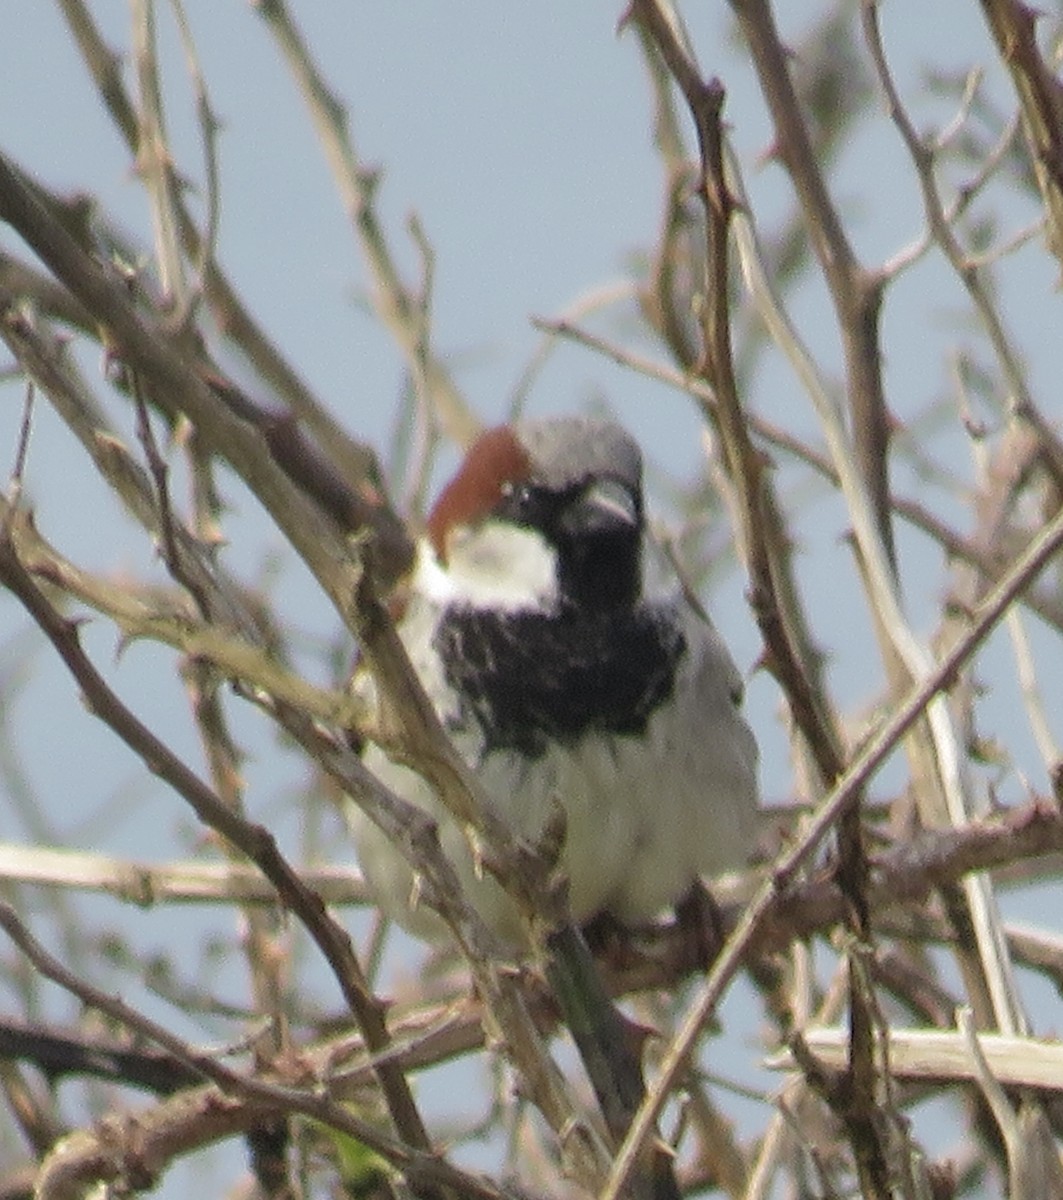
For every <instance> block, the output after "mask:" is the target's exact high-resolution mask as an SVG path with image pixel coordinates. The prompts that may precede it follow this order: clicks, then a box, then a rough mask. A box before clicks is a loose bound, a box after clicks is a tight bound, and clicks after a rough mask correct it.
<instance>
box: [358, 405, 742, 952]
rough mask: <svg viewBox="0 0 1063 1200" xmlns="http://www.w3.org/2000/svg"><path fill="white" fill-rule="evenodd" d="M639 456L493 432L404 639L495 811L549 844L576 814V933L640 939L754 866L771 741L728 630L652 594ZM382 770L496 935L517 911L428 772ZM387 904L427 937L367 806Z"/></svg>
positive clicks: (460, 493)
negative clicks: (728, 873)
mask: <svg viewBox="0 0 1063 1200" xmlns="http://www.w3.org/2000/svg"><path fill="white" fill-rule="evenodd" d="M644 544H645V525H644V516H643V501H642V461H641V455H640V453H639V449H638V447H637V445H636V444H635V442H634V441H633V440H632V439H631V438H630V437H629V436H628V434H627V433H625V432H624V431H623V430H622V429H621V428H620V427H619V426H617V425H615V424H613V423H611V422H606V421H597V420H590V419H584V418H560V419H551V420H544V421H528V422H522V423H520V424H518V425H516V426H502V427H499V428H496V429H492V430H490V431H488V432H487V433H484V434H483V435H482V436H481V437H480V438H479V439H478V441H476V443H475V444H474V445H473V446H472V448H471V449H470V451H469V453H468V455H467V457H466V458H465V461H464V463H463V464H462V466H461V469H460V470H459V472H458V474H457V475H456V477H455V478H454V479H453V480H452V481H451V482H450V483H449V484H448V485H447V487H446V488H444V490H443V492H442V494H441V495H440V497H439V500H438V501H437V503H436V505H435V508H434V509H433V510H432V513H431V516H430V517H429V520H428V523H427V531H426V536H425V537H424V538H423V539H422V541H421V543H420V545H419V548H418V557H417V561H416V564H415V567H414V570H413V575H412V579H411V583H410V593H409V598H408V601H407V605H406V608H405V611H404V614H403V616H402V619H401V623H400V626H399V632H400V635H401V637H402V640H403V642H404V644H405V646H406V649H407V651H408V652H409V655H410V659H411V661H412V663H413V666H414V669H415V670H416V672H417V674H418V676H419V677H420V680H421V682H422V684H423V685H424V687H425V690H426V692H427V694H428V696H429V697H430V699H431V700H432V702H433V703H434V705H435V707H436V709H437V711H438V713H439V716H440V718H441V720H442V722H443V724H444V726H445V728H446V730H447V732H448V733H449V735H450V737H451V738H452V739H453V741H454V744H455V746H456V748H457V749H458V751H459V752H460V753H461V754H462V756H463V757H464V758H465V759H466V761H467V762H468V763H469V764H470V766H471V767H472V768H473V770H474V771H475V772H476V774H477V776H478V778H479V780H480V782H481V783H482V785H483V792H484V793H485V795H486V796H487V797H488V799H489V801H490V802H492V803H494V804H495V805H496V806H497V811H498V813H499V814H500V815H501V816H502V817H503V818H504V819H505V821H506V822H507V823H508V824H509V826H510V828H511V830H512V831H513V833H515V834H517V835H519V836H521V837H523V838H525V839H527V840H529V841H532V842H534V841H535V840H536V839H537V838H539V836H540V835H541V834H542V832H543V829H544V826H545V825H546V823H547V821H548V820H549V819H550V817H551V814H552V812H553V811H554V806H555V805H558V804H560V805H561V806H562V808H563V810H564V814H565V818H566V821H565V838H564V844H563V847H562V851H561V858H560V868H561V869H562V870H563V871H564V872H565V875H566V876H567V878H568V881H569V902H570V906H571V911H572V916H573V918H574V919H575V920H576V921H577V922H580V923H582V922H586V921H588V920H590V919H591V918H593V917H595V916H598V915H599V914H606V913H607V914H610V915H611V916H613V917H614V918H616V919H617V920H618V921H619V922H620V923H622V924H625V925H638V924H644V923H646V922H648V921H649V920H651V919H652V918H653V917H654V916H656V915H657V914H658V913H659V912H660V911H661V910H662V909H664V908H666V907H667V906H669V905H672V904H674V903H675V902H676V901H677V900H678V899H680V898H681V897H683V896H684V894H685V893H687V892H688V890H689V889H690V888H691V886H692V885H693V884H694V883H695V881H696V880H697V879H698V877H699V876H700V875H702V874H713V873H714V872H719V871H721V870H724V869H726V868H730V867H734V866H737V865H739V864H741V863H742V862H743V861H744V860H745V858H746V856H747V855H748V853H749V851H750V849H751V847H752V844H753V840H754V837H755V830H756V823H757V782H756V769H757V746H756V742H755V740H754V738H753V734H752V733H751V732H750V729H749V726H748V725H747V724H746V722H745V721H744V720H743V718H742V716H741V714H740V712H739V704H740V702H741V698H742V683H741V678H740V676H739V674H738V671H737V670H736V668H735V665H734V663H733V662H732V660H731V656H730V655H729V654H728V652H727V649H726V647H725V646H724V644H723V642H722V641H721V640H720V638H719V635H718V634H717V633H716V630H715V629H714V628H713V626H712V625H711V624H710V623H709V622H708V621H707V620H706V618H705V617H704V616H702V615H700V614H698V613H696V612H695V611H694V610H693V608H692V607H691V606H690V604H689V603H688V602H687V601H686V599H685V598H684V597H683V596H682V594H681V593H679V592H676V593H675V594H664V595H648V594H647V592H646V590H645V586H644V579H643V576H644V561H643V560H644ZM366 758H367V762H368V765H369V766H370V767H371V769H373V770H374V771H375V772H376V773H377V774H378V775H379V777H380V778H381V779H382V780H383V781H384V782H385V783H387V784H388V785H389V786H391V787H392V788H393V789H394V790H395V791H396V792H398V793H399V794H400V795H401V796H403V797H405V798H406V799H407V800H409V801H411V802H412V803H414V804H416V805H418V806H419V807H420V808H422V809H426V810H428V811H429V812H431V813H432V814H433V816H435V817H436V818H437V820H438V822H439V837H440V842H441V845H442V849H443V851H444V853H445V854H446V855H447V856H448V858H449V859H450V860H451V862H452V863H453V865H454V867H455V868H456V870H457V873H458V876H459V877H460V879H461V880H462V883H463V885H464V887H465V888H466V891H467V895H468V898H469V900H470V901H471V903H472V905H473V906H474V908H475V909H476V910H477V911H478V912H479V914H480V915H481V917H483V919H484V920H485V922H486V923H487V925H488V926H489V927H490V928H492V929H493V930H494V931H495V933H496V934H498V935H499V936H500V937H502V938H503V939H505V940H506V941H508V942H510V943H514V942H520V941H521V935H520V929H519V922H518V918H517V914H516V910H515V907H514V905H513V903H512V901H511V900H510V899H509V898H508V897H507V896H506V894H505V892H504V891H503V889H502V888H501V887H500V885H499V884H498V883H497V882H496V881H495V880H494V879H491V878H490V877H484V876H483V874H482V872H478V871H477V870H476V869H475V867H474V862H473V855H472V852H471V850H470V847H469V846H468V843H467V840H466V837H465V835H464V834H463V832H462V830H461V829H460V828H459V826H458V824H457V822H455V821H454V820H453V819H452V818H451V817H450V816H449V815H448V814H447V812H446V811H445V810H444V808H443V807H442V805H441V804H440V802H439V801H438V800H437V799H436V797H435V795H434V794H433V792H432V791H431V789H430V788H429V786H428V784H426V783H425V782H424V780H422V779H421V778H420V776H418V775H417V774H416V773H414V772H413V771H411V770H409V769H407V768H406V767H402V766H399V765H397V764H395V763H392V762H391V761H390V760H388V759H387V758H386V757H385V755H384V754H383V752H381V751H380V750H378V749H376V748H375V747H370V748H369V749H368V750H367V753H366ZM350 813H351V815H350V823H351V826H352V831H353V834H354V838H355V841H356V845H357V847H358V853H359V858H360V861H361V864H362V867H363V870H364V872H365V875H366V877H367V879H368V882H369V884H370V886H371V888H372V890H373V891H374V892H375V894H376V896H377V898H378V900H379V902H380V904H381V905H382V907H383V908H384V910H385V911H386V912H388V913H389V914H390V915H392V916H394V917H396V918H397V919H398V920H399V921H400V922H401V923H402V924H403V925H405V926H407V927H408V928H409V929H411V930H413V931H414V932H416V933H419V934H422V935H424V936H434V935H435V934H436V933H437V932H438V930H439V929H440V928H441V925H440V922H439V919H438V917H435V916H434V914H431V913H429V912H426V911H424V910H422V909H419V908H413V907H411V897H412V896H413V895H414V888H413V878H412V874H411V870H410V868H409V867H408V865H407V864H406V862H405V860H404V859H403V858H402V857H401V855H400V854H399V852H398V851H397V850H396V849H395V848H394V847H393V846H392V845H391V843H390V842H388V840H387V839H386V838H385V836H384V835H383V834H382V833H381V832H380V831H379V830H378V829H377V828H376V826H374V825H373V824H372V823H371V822H370V821H369V820H368V818H367V817H365V815H364V814H363V813H362V812H361V810H360V809H358V808H357V807H356V806H354V805H352V806H351V807H350Z"/></svg>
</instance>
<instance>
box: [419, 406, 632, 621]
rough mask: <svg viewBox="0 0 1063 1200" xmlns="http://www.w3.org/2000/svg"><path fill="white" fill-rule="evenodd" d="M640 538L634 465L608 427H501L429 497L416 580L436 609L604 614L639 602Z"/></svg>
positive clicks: (585, 423) (562, 423)
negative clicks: (440, 604) (442, 605)
mask: <svg viewBox="0 0 1063 1200" xmlns="http://www.w3.org/2000/svg"><path fill="white" fill-rule="evenodd" d="M642 535H643V509H642V459H641V455H640V453H639V449H638V446H637V445H636V444H635V442H634V441H633V440H632V438H631V437H629V436H628V434H627V433H625V432H624V430H623V429H621V428H620V427H619V426H618V425H616V424H614V423H612V422H609V421H598V420H592V419H589V418H580V417H564V418H552V419H548V420H543V421H527V422H520V423H518V424H516V425H502V426H499V427H497V428H494V429H490V430H488V431H487V432H486V433H484V434H482V435H481V436H480V437H479V438H478V439H477V440H476V442H475V443H474V444H473V445H472V447H471V448H470V449H469V452H468V454H467V455H466V456H465V459H464V461H463V462H462V464H461V467H460V469H459V471H458V473H457V474H456V475H455V476H454V478H453V479H452V480H451V481H450V483H449V484H447V486H446V487H445V488H444V489H443V491H442V493H441V494H440V496H439V499H438V501H437V502H436V505H435V507H434V508H433V510H432V513H431V516H430V517H429V520H428V526H427V540H428V556H429V558H430V559H431V561H430V562H429V563H428V564H427V569H423V570H422V575H426V576H427V577H428V578H427V579H426V580H425V582H426V583H427V584H428V586H429V588H430V590H432V591H434V592H436V593H437V598H438V599H440V600H443V601H449V602H458V603H465V604H469V605H471V606H474V607H489V606H494V607H500V608H505V609H510V610H515V609H525V608H547V609H549V608H556V607H558V606H561V605H565V604H573V605H578V606H581V607H583V608H585V609H593V610H596V611H610V610H615V609H618V608H622V607H625V606H631V605H632V604H634V603H635V602H636V600H638V598H639V596H640V594H641V584H642ZM425 566H426V564H424V563H422V568H425Z"/></svg>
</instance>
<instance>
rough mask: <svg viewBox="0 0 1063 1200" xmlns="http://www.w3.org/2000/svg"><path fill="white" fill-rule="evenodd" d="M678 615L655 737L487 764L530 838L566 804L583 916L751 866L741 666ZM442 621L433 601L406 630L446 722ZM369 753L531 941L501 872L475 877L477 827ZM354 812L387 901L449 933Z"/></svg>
mask: <svg viewBox="0 0 1063 1200" xmlns="http://www.w3.org/2000/svg"><path fill="white" fill-rule="evenodd" d="M676 613H677V615H680V613H681V616H680V619H682V620H683V623H684V627H685V633H686V644H687V651H686V654H685V655H684V657H683V659H682V660H681V662H680V665H679V668H678V672H677V676H676V682H675V687H674V689H673V692H672V695H671V696H670V698H669V700H668V701H667V702H666V703H665V704H664V705H662V707H661V708H660V709H659V710H658V711H657V712H655V713H654V714H653V715H652V716H651V717H650V719H649V721H648V723H647V726H646V730H645V733H644V734H642V735H637V736H635V735H631V736H628V735H616V734H606V733H602V732H592V733H589V734H587V735H585V736H583V737H582V738H580V739H578V740H576V741H574V742H572V743H570V744H567V745H562V744H558V745H554V746H552V747H550V748H548V749H547V750H546V752H545V753H544V754H543V755H541V756H540V757H538V758H535V759H530V760H529V759H527V758H526V757H524V756H523V755H521V754H519V753H517V752H516V751H513V750H508V749H507V750H498V751H495V752H493V753H489V754H487V755H486V756H484V757H483V761H482V762H481V763H480V766H479V776H480V779H481V782H482V783H483V786H484V791H485V792H486V794H487V796H488V797H489V798H490V799H491V800H492V801H493V803H494V804H495V805H496V807H497V810H498V812H499V813H500V814H501V815H502V816H503V817H504V818H505V819H506V820H507V822H508V823H509V825H510V827H511V828H512V829H513V831H514V832H515V833H517V834H519V835H522V836H524V837H526V838H529V839H532V840H534V839H535V838H537V837H538V836H539V835H540V834H541V832H542V830H543V827H544V825H545V823H546V821H547V819H548V818H549V816H550V813H551V811H552V807H553V806H554V805H555V804H560V805H561V806H562V807H563V808H564V811H565V813H566V821H567V824H566V829H567V833H566V839H565V844H564V848H563V851H562V858H561V867H562V869H563V870H564V871H565V873H566V875H567V876H568V879H569V885H570V893H569V894H570V903H571V909H572V915H573V917H574V918H575V919H576V920H577V921H580V922H582V921H586V920H588V919H590V918H591V917H593V916H595V915H596V914H598V913H599V912H602V911H608V912H610V913H612V914H613V915H615V916H616V917H617V918H618V919H619V920H620V921H621V922H623V923H625V924H629V925H635V924H639V923H645V922H648V921H649V920H651V919H652V918H653V917H655V916H656V915H657V914H658V913H659V912H660V911H661V910H662V909H664V908H666V907H667V906H669V905H670V904H672V903H674V902H675V901H676V900H678V899H679V898H680V897H681V896H682V895H683V894H684V893H685V892H686V890H687V889H688V888H689V887H690V885H691V884H692V883H693V882H694V880H695V879H697V878H698V877H699V876H700V875H711V874H714V873H718V872H720V871H722V870H726V869H729V868H732V867H735V866H738V865H740V864H741V863H742V862H743V861H744V860H745V859H746V857H747V855H748V853H749V851H750V848H751V846H752V843H753V839H754V836H755V825H756V806H757V784H756V767H757V749H756V743H755V741H754V738H753V735H752V733H751V732H750V730H749V727H748V726H747V725H746V723H745V721H744V720H743V719H742V717H741V715H740V713H739V712H738V710H737V708H736V706H735V704H734V701H733V699H732V697H733V695H734V694H735V692H736V690H737V687H738V683H739V680H738V675H737V672H736V670H735V667H734V664H733V663H732V661H731V658H730V656H729V654H728V652H727V650H726V648H725V647H724V646H723V643H722V642H721V641H720V639H719V637H718V636H717V634H716V632H715V630H714V629H713V628H712V627H711V626H710V625H708V624H707V623H705V622H704V621H703V620H702V619H701V618H700V617H698V616H697V615H695V614H694V613H693V612H691V611H690V610H689V609H687V608H686V606H683V608H682V610H681V609H680V607H679V605H678V602H677V605H676ZM435 618H436V614H435V611H434V605H431V604H427V603H424V602H422V603H421V604H420V605H418V606H417V607H416V608H415V609H413V610H411V612H410V613H409V614H408V616H407V620H406V621H405V622H404V625H403V628H402V635H403V639H404V641H406V643H407V647H408V649H409V651H410V655H411V659H412V661H413V664H414V667H415V669H416V670H417V671H418V673H419V675H420V676H421V679H422V682H423V683H424V685H425V687H426V689H427V690H428V692H429V695H430V696H432V698H433V699H434V700H435V702H436V704H437V707H438V708H439V709H440V715H441V716H443V717H444V718H446V717H447V716H448V715H449V716H452V715H454V713H455V712H456V711H457V698H456V697H455V696H454V695H453V693H452V692H450V690H449V688H448V686H447V684H446V682H445V680H444V678H443V674H442V669H441V666H440V664H439V662H438V660H437V659H436V657H435V655H434V654H433V653H432V651H431V635H432V631H433V629H434V623H435ZM455 744H456V745H457V747H458V749H459V751H460V752H461V753H462V754H463V755H464V756H465V757H466V759H467V761H469V762H470V763H473V764H476V763H477V762H479V760H480V757H481V753H480V752H481V748H482V744H481V742H480V741H479V739H477V738H476V737H475V736H474V735H471V734H465V735H459V736H458V737H457V738H456V741H455ZM366 761H367V764H368V765H369V766H370V768H371V769H372V770H374V771H375V772H376V773H377V774H378V775H379V776H380V778H381V779H382V780H383V781H384V782H385V783H386V784H388V785H389V786H390V787H392V788H393V789H394V790H395V791H397V792H398V793H399V794H401V795H402V796H404V797H405V798H406V799H408V800H410V801H412V802H413V803H415V804H417V805H419V806H420V807H421V808H423V809H425V810H427V811H429V812H432V813H433V814H434V815H435V816H436V817H437V818H438V819H439V822H440V839H441V843H442V846H443V849H444V852H445V853H446V854H447V855H448V857H449V858H450V859H451V861H452V862H453V864H454V866H455V868H456V869H457V872H458V874H459V876H460V878H461V880H462V883H463V885H464V886H465V888H466V889H467V893H468V895H469V897H470V899H471V901H472V903H473V904H474V906H475V907H476V908H477V910H478V911H479V912H480V914H481V915H482V916H483V918H484V919H485V920H486V921H487V923H488V924H489V925H490V926H491V927H492V928H493V929H494V930H495V931H496V932H497V933H498V934H499V935H500V936H502V937H503V938H505V939H506V940H509V941H512V942H519V941H521V940H522V938H521V934H520V929H519V923H518V921H517V918H516V914H515V911H514V909H513V906H512V904H511V902H510V901H509V900H508V898H507V897H506V896H505V894H504V892H503V891H502V889H501V888H500V887H499V885H498V884H497V883H496V882H495V881H493V880H491V879H482V878H477V877H476V873H475V871H474V868H473V862H472V856H471V854H470V852H469V849H468V847H467V845H466V842H465V838H464V836H463V835H462V833H461V831H460V830H459V829H458V827H457V826H456V824H455V823H454V822H453V821H451V820H450V819H449V818H448V817H447V816H446V814H445V813H444V812H443V811H442V810H441V808H440V806H439V803H438V801H437V800H436V798H435V796H434V795H433V794H432V793H431V792H430V790H429V789H428V787H427V786H426V785H425V783H424V782H423V781H422V780H421V779H420V777H419V776H417V775H416V774H414V773H413V772H412V771H409V770H408V769H406V768H404V767H399V766H396V765H395V764H393V763H391V762H390V761H389V760H388V759H387V758H386V757H385V756H384V755H383V753H382V752H380V751H379V750H376V749H375V748H373V749H370V751H369V752H368V753H367V755H366ZM351 807H352V810H353V811H352V816H351V827H352V831H353V833H354V835H355V840H356V843H357V846H358V851H359V858H360V861H361V863H362V866H363V869H364V871H365V874H366V876H367V878H368V880H369V882H370V884H371V886H372V887H373V889H374V891H375V893H376V894H377V895H378V897H379V898H380V901H381V904H382V906H383V907H385V909H386V910H388V911H389V912H390V914H391V915H392V916H394V917H395V918H396V919H398V920H399V921H400V922H401V923H403V924H404V925H406V926H407V927H409V928H411V929H412V930H413V931H414V932H417V933H419V934H421V935H424V936H432V935H434V934H436V933H438V930H439V924H438V921H437V919H436V918H434V917H433V916H432V915H431V914H428V913H423V912H418V913H414V912H411V910H410V907H409V899H410V896H411V894H412V893H413V878H412V875H411V872H410V870H409V868H408V867H407V866H406V864H405V862H404V861H403V860H402V859H401V857H400V856H399V855H398V853H397V852H396V851H395V850H394V849H393V848H392V847H391V845H390V844H389V843H388V842H387V841H386V839H384V837H383V836H382V835H381V834H380V833H379V831H377V830H376V828H375V827H374V826H372V825H371V824H370V823H369V822H368V821H367V820H366V818H365V817H364V816H362V814H361V812H360V810H357V808H355V806H353V805H352V806H351Z"/></svg>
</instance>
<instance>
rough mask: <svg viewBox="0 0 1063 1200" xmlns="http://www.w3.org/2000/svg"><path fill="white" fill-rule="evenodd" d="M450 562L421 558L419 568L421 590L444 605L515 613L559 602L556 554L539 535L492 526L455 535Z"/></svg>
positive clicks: (425, 555) (449, 546)
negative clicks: (444, 565) (466, 605)
mask: <svg viewBox="0 0 1063 1200" xmlns="http://www.w3.org/2000/svg"><path fill="white" fill-rule="evenodd" d="M447 558H448V561H447V566H446V568H443V567H441V566H440V565H439V563H438V562H437V561H436V559H435V556H434V555H432V554H431V553H430V552H429V553H422V555H421V561H420V563H419V565H418V576H419V579H418V586H419V587H420V588H421V589H422V590H423V591H424V593H425V594H426V595H428V596H430V597H431V598H432V599H433V600H435V601H436V602H437V603H439V604H448V603H464V604H469V605H471V606H472V607H474V608H488V607H490V608H497V609H500V610H503V611H507V612H512V611H514V610H517V609H522V608H544V607H550V606H552V605H553V604H554V603H555V602H556V601H557V598H558V591H557V555H556V553H555V552H554V550H553V548H552V547H551V546H550V545H549V543H548V542H547V541H546V539H545V538H543V537H542V535H541V534H539V533H536V532H535V531H534V530H531V529H522V528H520V527H518V526H515V525H503V524H501V523H499V522H491V521H488V522H485V523H484V524H483V525H481V526H479V527H478V528H476V529H459V530H455V531H454V532H453V533H452V534H451V536H450V538H449V540H448V542H447Z"/></svg>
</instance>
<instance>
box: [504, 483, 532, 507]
mask: <svg viewBox="0 0 1063 1200" xmlns="http://www.w3.org/2000/svg"><path fill="white" fill-rule="evenodd" d="M502 497H503V499H504V500H505V501H506V502H507V504H509V505H510V506H512V507H513V508H524V507H526V506H527V505H528V504H529V503H530V502H531V499H532V489H531V488H530V487H529V486H528V484H526V483H514V482H513V480H512V479H507V480H506V482H505V483H504V484H502Z"/></svg>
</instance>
